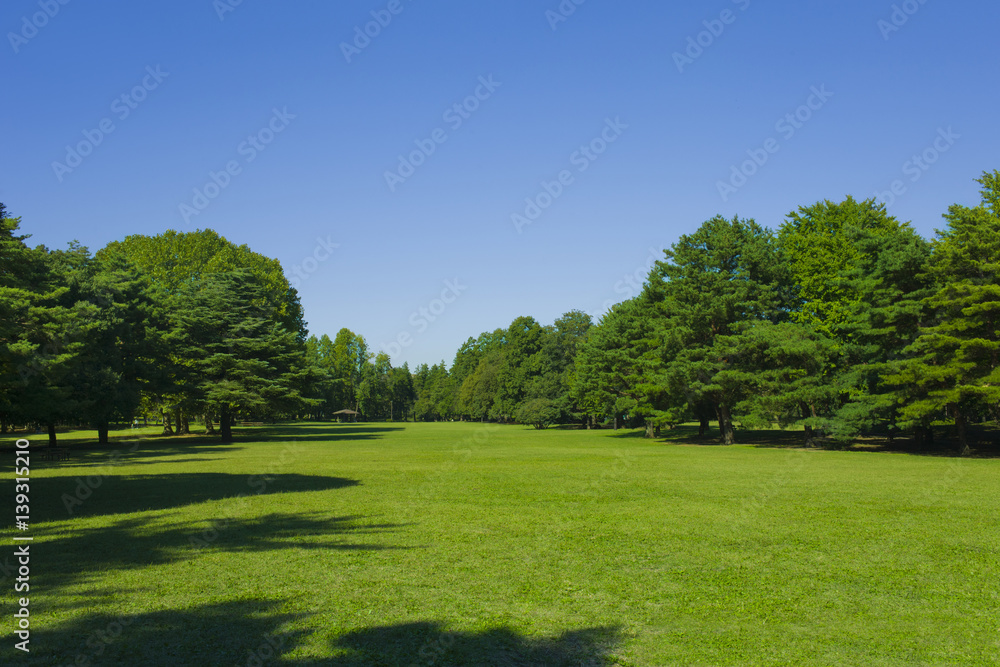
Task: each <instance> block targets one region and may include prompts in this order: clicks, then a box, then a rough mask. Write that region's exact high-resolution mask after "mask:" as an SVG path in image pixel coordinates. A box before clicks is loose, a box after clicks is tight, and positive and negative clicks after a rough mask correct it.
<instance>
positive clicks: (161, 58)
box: [0, 0, 1000, 366]
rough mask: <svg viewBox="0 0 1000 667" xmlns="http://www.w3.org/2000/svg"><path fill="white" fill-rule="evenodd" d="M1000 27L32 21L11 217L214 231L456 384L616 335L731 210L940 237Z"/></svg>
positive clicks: (977, 155)
mask: <svg viewBox="0 0 1000 667" xmlns="http://www.w3.org/2000/svg"><path fill="white" fill-rule="evenodd" d="M63 3H65V4H63ZM674 4H676V5H679V6H674ZM373 12H374V14H373ZM998 19H1000V7H998V6H997V4H996V3H992V2H985V1H978V2H952V3H950V4H945V3H944V2H942V1H941V0H925V1H924V2H920V1H919V0H909V1H908V2H896V3H893V2H877V1H873V0H865V1H863V2H862V1H860V0H844V1H842V2H836V3H833V2H796V3H791V2H788V3H764V2H762V1H760V0H735V1H734V0H715V1H712V2H688V3H661V2H652V1H643V2H619V3H612V2H608V1H607V0H585V1H584V2H582V3H581V4H579V5H577V4H575V3H574V2H573V0H565V1H564V2H562V3H560V2H559V0H525V1H520V2H510V1H509V0H508V1H506V2H499V1H493V2H490V1H483V2H475V3H473V2H457V1H439V2H429V1H427V0H423V1H421V0H382V1H377V2H371V1H365V2H362V1H360V0H359V1H356V2H315V1H313V2H307V1H302V2H292V3H277V2H264V1H262V0H243V1H242V2H240V3H239V4H235V0H216V1H213V0H175V1H172V2H169V3H167V2H159V3H152V2H142V3H137V2H125V1H121V0H118V1H108V2H101V3H86V2H83V1H82V0H62V2H60V0H6V2H4V3H3V5H2V8H0V27H2V31H3V33H4V35H5V37H4V44H2V45H0V72H2V81H3V84H4V85H3V90H4V93H5V95H4V98H5V104H3V105H2V108H0V155H2V158H3V159H2V160H0V201H3V202H4V203H5V204H6V205H7V207H8V209H9V211H10V212H11V213H12V214H13V215H17V216H21V217H22V219H23V229H24V230H25V231H26V232H29V233H31V234H32V235H33V238H32V241H33V242H34V243H44V244H46V245H48V246H50V247H63V246H65V244H66V243H67V242H68V241H70V240H72V239H78V240H79V241H80V242H82V243H83V244H84V245H87V246H89V247H90V248H91V250H94V251H96V250H98V249H99V248H101V247H103V246H104V245H105V244H106V243H108V242H109V241H112V240H116V239H121V238H123V237H124V236H127V235H129V234H150V235H155V234H158V233H161V232H163V231H164V230H166V229H177V230H181V231H192V230H194V229H197V228H211V229H215V230H217V231H218V232H219V233H221V234H222V235H224V236H225V237H226V238H228V239H229V240H231V241H233V242H236V243H246V244H248V245H250V247H252V248H253V249H254V250H256V251H258V252H260V253H263V254H265V255H268V256H271V257H276V258H278V259H279V260H280V261H281V262H282V264H283V265H284V266H285V269H286V273H288V274H289V276H290V277H293V278H294V279H295V280H296V282H297V284H298V285H299V290H300V293H301V297H302V301H303V304H304V306H305V310H306V318H307V320H308V322H309V328H310V331H311V332H313V333H316V334H322V333H329V334H330V335H331V336H333V335H334V334H336V332H337V331H338V330H339V329H340V328H341V327H348V328H350V329H352V330H354V331H356V332H358V333H360V334H362V335H364V336H365V338H366V339H367V340H368V341H369V344H370V345H371V346H372V347H373V348H375V349H379V348H383V347H389V349H390V351H391V352H392V353H393V355H392V356H393V361H394V363H397V364H399V363H402V362H403V361H408V362H409V363H410V364H411V366H413V365H414V364H416V363H420V362H430V363H433V362H435V361H439V360H441V359H444V360H446V361H447V362H449V363H450V362H451V360H452V358H453V356H454V353H455V350H456V349H457V347H458V346H459V345H460V344H461V343H462V342H463V341H464V340H465V339H466V338H468V337H469V336H476V335H478V334H479V333H480V332H482V331H486V330H493V329H495V328H497V327H504V326H506V325H508V324H509V323H510V322H511V320H513V319H514V318H515V317H518V316H520V315H532V316H534V317H535V318H536V319H538V320H539V321H541V322H542V323H543V324H545V323H551V322H552V321H553V320H554V319H555V318H557V317H559V316H560V315H561V314H562V313H564V312H566V311H568V310H570V309H581V310H584V311H586V312H590V313H593V314H595V315H597V314H600V313H601V312H602V311H603V310H604V309H605V308H606V307H607V306H608V305H610V304H611V303H613V302H616V301H620V300H622V299H624V298H627V297H629V296H632V295H633V294H634V293H635V291H636V287H634V285H636V284H637V282H638V281H635V280H634V279H632V278H629V279H626V276H639V277H640V278H641V276H642V275H643V274H644V273H645V272H646V271H647V269H648V266H649V265H651V263H652V261H653V260H655V259H657V258H659V256H660V251H661V250H662V249H663V248H665V247H668V246H669V245H670V244H671V243H673V242H674V241H675V240H676V239H677V238H678V236H680V235H681V234H684V233H688V232H691V231H694V230H695V229H696V228H697V227H698V225H699V224H700V223H701V222H703V221H704V220H706V219H708V218H710V217H712V216H714V215H716V214H723V215H725V216H727V217H730V216H733V215H739V216H741V217H748V218H754V219H756V220H757V221H758V222H759V223H761V224H764V225H767V226H769V227H772V228H776V227H777V226H778V225H780V223H781V221H782V220H783V219H784V217H785V215H786V214H787V213H788V212H790V211H792V210H793V209H795V208H797V207H798V206H800V205H808V204H811V203H814V202H816V201H819V200H823V199H831V200H840V199H842V198H843V197H844V196H846V195H848V194H851V195H854V196H855V197H858V198H868V197H871V196H874V195H875V194H876V193H880V192H891V189H892V187H893V184H894V183H895V187H896V190H897V194H895V195H892V199H893V200H894V201H892V205H891V207H890V212H891V213H893V214H894V215H896V216H897V217H898V218H900V219H901V220H905V221H912V223H913V225H914V227H915V228H916V229H917V231H919V232H920V233H921V234H923V235H924V236H927V237H930V236H932V235H933V233H934V229H935V228H938V227H941V226H942V225H943V223H942V221H941V217H940V216H941V214H942V213H944V212H945V211H946V210H947V207H948V206H949V205H950V204H952V203H964V204H974V203H976V202H978V187H979V186H978V184H976V183H975V182H974V179H975V178H976V177H978V176H979V175H980V174H981V172H982V171H984V170H992V169H995V168H1000V135H998V132H997V130H996V106H997V105H996V97H997V93H996V90H997V74H996V73H997V71H998V70H997V63H998V60H1000V59H998V56H1000V48H998V42H997V40H996V27H997V25H1000V21H998ZM379 20H381V23H382V24H379V23H377V21H379ZM373 21H376V23H372V22H373ZM366 29H367V31H368V33H370V35H374V36H364V37H359V36H358V34H359V33H361V34H362V35H364V33H365V31H366ZM345 44H346V45H348V46H346V47H345ZM484 82H485V83H484ZM123 96H124V97H123ZM455 105H459V108H458V109H457V110H456V109H455ZM789 115H790V117H789ZM108 130H110V131H108ZM414 151H416V153H414ZM84 153H85V154H84ZM400 156H403V158H404V160H405V162H406V163H408V164H405V165H402V166H401V163H400ZM914 156H917V157H918V160H919V162H915V161H914V160H913V157H914ZM921 156H923V157H921ZM411 157H412V160H411ZM754 159H756V162H754ZM924 159H926V160H927V161H926V162H925V161H924ZM748 161H749V162H748ZM414 164H415V165H416V166H414ZM734 167H735V169H736V170H737V174H736V175H735V176H734V174H733V170H734ZM411 169H412V173H411ZM740 170H742V172H743V173H742V174H741V173H739V172H740ZM387 172H388V173H395V176H394V177H389V178H387V176H386V174H387ZM747 174H749V175H747ZM213 175H214V177H213ZM560 179H562V182H560ZM720 183H726V184H727V186H723V187H721V188H720ZM202 197H203V198H202ZM885 199H886V200H887V201H888V199H889V197H888V196H886V197H885ZM526 200H530V202H529V201H526ZM532 204H533V205H534V206H537V207H538V208H537V209H535V208H533V206H532ZM515 215H518V216H521V217H519V218H513V219H512V216H515ZM296 276H298V277H296ZM446 302H447V303H446ZM421 309H424V311H425V313H426V314H422V313H421ZM432 318H433V321H432ZM394 341H396V345H397V346H398V347H396V346H392V345H391V344H392V343H393V342H394ZM400 341H403V342H402V344H400Z"/></svg>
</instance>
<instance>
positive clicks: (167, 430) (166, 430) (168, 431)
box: [160, 409, 174, 435]
mask: <svg viewBox="0 0 1000 667" xmlns="http://www.w3.org/2000/svg"><path fill="white" fill-rule="evenodd" d="M160 417H162V418H163V433H162V434H161V435H173V434H174V429H172V428H171V427H170V415H169V414H168V413H167V411H166V410H162V409H161V410H160Z"/></svg>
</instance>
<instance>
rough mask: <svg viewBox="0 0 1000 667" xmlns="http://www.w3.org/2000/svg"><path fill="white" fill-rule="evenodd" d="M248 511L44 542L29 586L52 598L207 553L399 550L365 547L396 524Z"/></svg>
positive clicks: (115, 527) (116, 526)
mask: <svg viewBox="0 0 1000 667" xmlns="http://www.w3.org/2000/svg"><path fill="white" fill-rule="evenodd" d="M251 511H252V510H250V509H246V508H245V507H241V506H240V505H239V504H233V505H232V506H231V507H228V508H221V509H220V511H216V512H213V513H212V514H206V516H205V517H204V519H202V520H197V521H190V520H185V521H174V522H165V523H157V524H153V525H150V522H149V519H148V518H146V517H141V516H139V517H130V518H127V519H121V520H118V521H115V522H114V523H112V524H110V525H106V526H101V527H97V528H82V529H79V528H78V529H76V530H73V531H72V532H71V533H69V534H68V535H67V536H65V537H58V538H56V539H51V540H46V541H45V543H44V544H39V546H38V547H36V548H35V549H33V550H32V552H31V562H32V566H33V567H32V575H33V576H32V578H33V579H37V580H38V582H39V585H40V586H41V587H42V588H43V589H47V590H49V591H50V592H51V591H52V590H53V589H58V588H59V587H62V586H67V585H70V584H72V583H74V582H77V581H79V580H81V579H85V578H86V577H87V576H88V575H89V574H90V573H92V572H103V571H107V570H130V569H135V568H145V567H149V566H153V565H164V564H168V563H174V562H177V561H182V560H189V559H192V558H196V557H198V556H200V555H203V554H209V553H212V552H214V551H223V552H236V553H256V552H265V551H278V550H282V549H296V550H324V551H384V550H388V549H402V548H405V547H395V546H390V545H384V544H378V543H374V542H372V541H371V540H372V536H378V535H383V534H386V533H389V532H392V531H394V530H396V529H397V528H401V527H403V525H402V524H391V523H370V522H367V521H366V520H365V519H364V517H358V516H330V515H327V514H324V513H320V512H310V513H302V512H297V513H294V514H293V513H272V514H267V515H263V516H245V515H246V514H249V513H251ZM36 565H37V567H35V566H36ZM35 572H37V573H38V574H37V575H35ZM206 586H207V587H209V588H210V587H211V583H210V582H206Z"/></svg>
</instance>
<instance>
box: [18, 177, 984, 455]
mask: <svg viewBox="0 0 1000 667" xmlns="http://www.w3.org/2000/svg"><path fill="white" fill-rule="evenodd" d="M979 182H980V183H981V184H982V202H981V203H980V204H979V205H977V206H975V207H965V206H959V205H955V206H952V207H951V208H950V209H949V211H948V213H947V214H946V215H945V216H944V217H945V219H946V221H947V227H946V228H945V229H944V230H942V231H939V232H938V233H937V237H936V238H935V239H934V240H933V241H930V242H928V241H926V240H924V239H923V238H921V237H920V236H919V235H917V234H916V233H915V232H914V231H913V229H912V228H911V227H910V226H909V225H908V224H902V223H900V222H899V221H897V220H896V219H895V218H893V217H892V216H890V215H888V213H887V212H886V210H885V208H884V207H883V206H882V205H880V204H878V203H877V202H875V201H874V200H869V201H863V202H858V201H855V200H854V199H852V198H850V197H848V198H847V199H846V200H845V201H843V202H840V203H832V202H829V201H826V202H821V203H817V204H815V205H812V206H808V207H802V208H800V209H799V210H798V211H796V212H794V213H792V214H790V215H789V216H788V217H787V219H786V220H785V221H784V222H783V224H782V225H781V226H780V227H779V228H778V230H777V231H772V230H769V229H767V228H764V227H762V226H760V225H758V224H757V223H755V222H754V221H753V220H745V219H740V218H734V219H732V220H727V219H724V218H721V217H716V218H713V219H711V220H709V221H707V222H705V223H704V224H703V225H702V226H701V227H700V228H699V229H698V230H697V231H695V232H694V233H692V234H690V235H685V236H682V237H681V238H680V240H679V241H678V242H677V243H675V244H674V245H673V246H672V247H671V248H670V249H668V250H666V251H665V253H664V259H663V260H662V261H660V262H658V263H657V264H656V266H655V268H654V269H653V270H652V271H651V273H650V275H649V277H648V279H647V281H646V283H645V285H644V288H643V291H642V292H641V294H639V295H638V296H636V297H635V298H633V299H630V300H628V301H625V302H623V303H621V304H618V305H616V306H614V307H613V308H612V309H611V311H610V312H608V313H607V314H606V315H605V316H604V317H603V318H602V319H601V321H600V322H598V323H597V324H594V323H592V322H591V319H590V317H589V316H587V315H585V314H584V313H581V312H579V311H571V312H569V313H566V314H565V315H563V316H562V317H561V318H559V319H558V320H556V322H555V323H554V324H552V325H550V326H542V325H541V324H539V323H538V322H537V321H535V320H534V319H533V318H531V317H520V318H517V319H516V320H514V321H513V322H512V323H511V324H510V326H508V327H507V328H505V329H497V330H495V331H492V332H485V333H483V334H481V335H479V337H477V338H469V339H468V340H467V341H466V342H465V343H464V344H463V345H462V346H461V348H460V349H459V350H458V351H457V353H456V355H455V359H454V361H453V363H452V365H451V368H450V369H449V368H448V367H447V366H446V364H445V363H444V362H443V361H442V362H441V363H440V364H435V365H433V366H430V367H428V366H427V365H426V364H424V365H421V366H420V367H418V368H417V369H416V370H415V372H413V373H411V372H410V369H409V368H408V367H407V366H406V365H405V364H404V365H403V366H402V367H400V368H394V367H393V366H392V363H391V360H390V359H389V357H388V356H387V355H386V354H384V353H380V354H374V353H373V352H372V351H370V350H369V349H368V346H367V344H366V342H365V340H364V338H362V337H361V336H359V335H357V334H355V333H353V332H352V331H350V330H348V329H342V330H341V331H340V332H339V333H338V334H337V336H336V338H335V339H333V340H331V339H330V338H329V337H328V336H326V335H323V336H321V337H319V338H317V337H315V336H311V337H307V336H308V332H307V331H306V326H305V321H304V317H303V312H302V308H301V305H300V303H299V300H298V296H297V293H296V292H295V290H294V289H293V288H292V287H291V286H290V285H289V283H288V280H287V279H286V278H285V275H284V273H283V271H282V269H281V266H280V264H279V263H278V262H277V261H276V260H273V259H269V258H267V257H264V256H263V255H259V254H257V253H254V252H253V251H251V250H250V249H249V248H247V247H246V246H237V245H234V244H232V243H230V242H229V241H227V240H226V239H224V238H222V237H220V236H219V235H218V234H216V233H214V232H212V231H198V232H194V233H189V234H184V233H177V232H173V231H168V232H166V233H164V234H162V235H160V236H156V237H148V236H131V237H128V238H126V239H124V240H123V241H118V242H114V243H111V244H109V245H108V246H107V247H105V248H103V249H102V250H100V251H99V252H98V253H96V255H91V254H90V252H89V251H88V250H87V249H86V248H83V247H81V246H79V245H78V244H75V243H73V244H70V245H69V247H68V248H67V249H66V250H49V249H47V248H45V247H43V246H39V247H37V248H33V249H32V248H29V247H28V245H27V244H26V243H25V240H26V238H27V237H26V236H24V235H19V233H18V232H19V228H20V220H19V219H16V218H9V217H7V215H6V211H5V210H4V209H3V206H2V205H0V220H2V225H0V430H3V431H6V430H7V429H8V428H9V427H10V426H11V425H14V424H37V425H44V426H46V427H47V428H48V431H49V437H50V441H51V442H53V443H54V442H55V427H56V425H57V424H59V423H65V422H81V421H82V422H86V423H89V424H91V425H93V426H94V428H96V429H97V430H98V433H99V438H100V439H101V440H102V441H106V440H107V435H108V428H109V424H110V423H112V422H114V421H116V420H131V419H132V417H133V416H134V415H136V414H142V413H146V414H148V413H150V412H153V413H157V412H158V413H160V414H162V415H163V422H164V431H165V432H166V433H184V432H186V431H187V430H188V428H189V425H188V422H189V417H190V416H191V415H197V416H199V417H200V418H201V419H202V420H203V421H204V423H205V426H206V429H207V430H208V431H209V432H212V431H214V424H213V422H218V423H219V425H220V431H221V435H222V437H223V439H225V440H228V439H230V438H231V431H230V428H231V425H232V423H233V421H234V420H235V419H238V418H244V419H276V418H280V417H293V416H311V417H313V418H317V419H329V418H331V417H332V416H333V415H334V414H335V413H337V412H339V411H341V410H344V409H351V410H354V411H356V412H358V413H360V414H361V415H362V418H365V419H406V418H410V417H412V418H414V419H423V420H439V419H475V420H487V419H488V420H495V421H502V422H520V423H525V424H533V425H535V426H536V427H539V428H543V427H545V426H547V425H548V424H551V423H557V422H564V423H568V422H576V423H580V424H586V425H588V426H590V425H593V424H594V423H603V422H610V423H613V424H615V425H616V426H617V425H618V424H619V423H621V422H622V420H625V421H626V422H627V423H630V424H635V423H637V422H638V423H639V424H643V425H645V428H646V432H647V435H649V436H653V435H655V433H656V432H657V430H658V429H660V428H662V427H672V426H673V425H675V424H677V423H680V422H683V421H688V420H695V421H697V422H699V423H700V425H701V428H700V430H701V432H702V433H707V432H708V430H709V426H710V423H711V422H715V423H717V424H718V428H719V430H720V436H721V439H722V440H723V441H724V442H727V443H731V442H734V440H735V431H736V428H737V427H751V428H752V427H757V426H771V425H773V424H779V425H781V426H799V427H802V428H803V429H804V432H805V436H806V438H807V439H808V440H810V441H817V440H820V439H826V440H834V441H848V440H850V439H852V438H855V437H856V436H857V435H858V434H860V433H866V432H873V431H882V432H887V433H889V434H894V433H898V432H901V431H911V432H913V433H914V434H915V435H916V437H917V439H919V440H923V441H927V440H929V439H930V438H932V434H933V431H932V429H931V426H932V424H933V423H934V422H936V421H940V420H941V419H943V418H947V419H950V420H952V421H953V423H954V426H955V432H956V436H957V439H958V442H959V444H960V446H961V448H962V449H963V450H964V451H967V450H968V436H967V430H968V425H969V424H970V423H973V422H981V421H985V420H996V419H997V418H998V417H1000V414H998V406H1000V363H998V359H1000V282H998V272H1000V172H997V171H994V172H992V173H986V174H983V176H982V178H981V179H980V180H979Z"/></svg>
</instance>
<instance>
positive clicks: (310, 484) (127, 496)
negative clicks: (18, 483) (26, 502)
mask: <svg viewBox="0 0 1000 667" xmlns="http://www.w3.org/2000/svg"><path fill="white" fill-rule="evenodd" d="M110 470H113V468H110V469H104V470H102V469H100V468H95V469H91V470H90V471H89V472H90V474H88V469H86V468H81V469H80V474H79V475H78V476H76V477H35V478H32V480H31V513H32V518H33V519H34V521H35V522H36V523H38V522H42V521H63V520H66V519H70V518H74V517H90V516H101V515H107V514H132V513H133V512H147V511H155V510H162V509H171V508H174V507H182V506H184V505H192V504H196V503H203V502H206V501H210V500H222V499H224V498H236V497H238V496H241V495H243V496H260V495H269V494H273V493H291V492H304V491H328V490H331V489H343V488H346V487H350V486H358V485H359V484H360V482H359V481H357V480H354V479H346V478H343V477H322V476H319V475H298V474H275V473H267V472H266V471H261V473H262V474H259V475H230V474H227V473H221V472H201V473H194V472H193V473H173V474H166V475H108V474H101V473H102V472H109V471H110ZM13 484H14V480H13V478H11V479H7V480H2V481H0V493H4V492H5V491H6V490H7V489H9V490H10V492H11V494H12V493H13ZM11 497H13V496H11Z"/></svg>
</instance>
